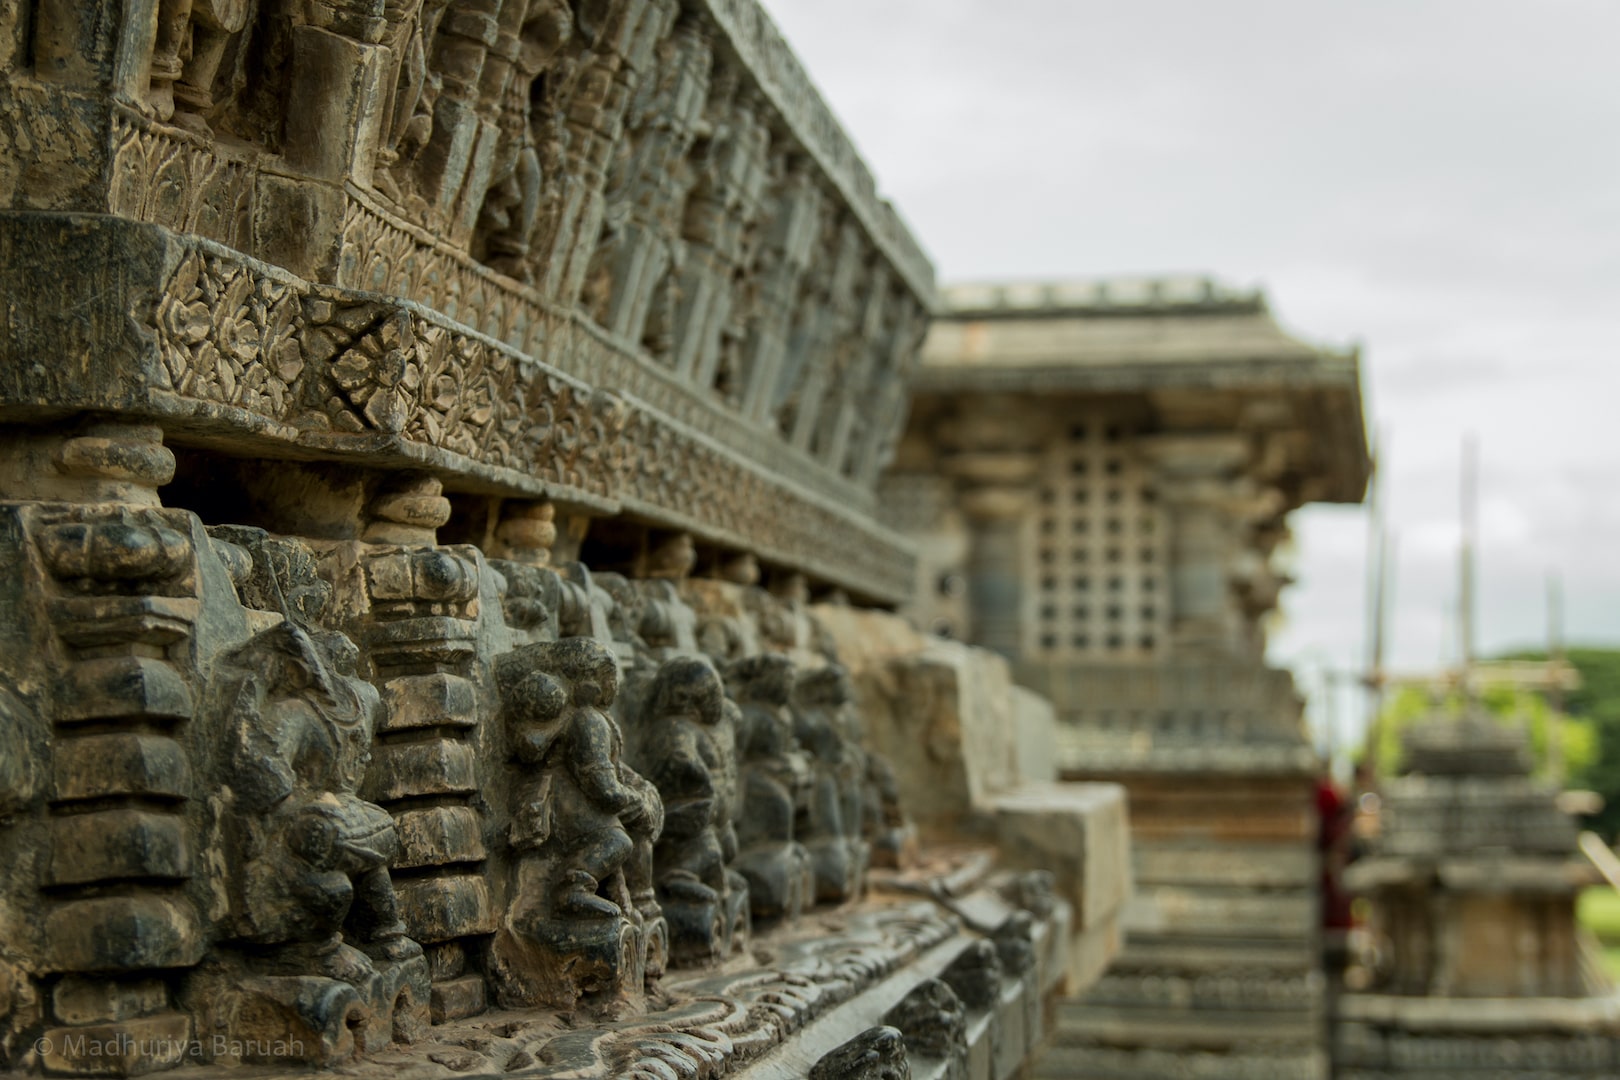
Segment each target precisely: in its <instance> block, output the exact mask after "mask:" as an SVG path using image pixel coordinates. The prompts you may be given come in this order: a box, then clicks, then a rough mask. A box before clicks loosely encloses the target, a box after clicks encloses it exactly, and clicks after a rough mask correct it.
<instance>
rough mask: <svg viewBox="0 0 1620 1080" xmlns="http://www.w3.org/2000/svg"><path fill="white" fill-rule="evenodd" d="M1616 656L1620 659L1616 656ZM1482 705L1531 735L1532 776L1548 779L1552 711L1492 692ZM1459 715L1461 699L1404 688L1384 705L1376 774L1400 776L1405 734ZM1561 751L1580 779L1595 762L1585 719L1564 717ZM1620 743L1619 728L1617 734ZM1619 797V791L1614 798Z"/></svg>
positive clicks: (1530, 696)
mask: <svg viewBox="0 0 1620 1080" xmlns="http://www.w3.org/2000/svg"><path fill="white" fill-rule="evenodd" d="M1616 656H1620V653H1617V654H1616ZM1480 705H1481V706H1482V707H1483V709H1484V712H1485V713H1486V715H1488V716H1490V717H1492V718H1494V719H1495V720H1496V721H1497V722H1498V723H1501V724H1504V725H1510V726H1519V727H1525V726H1528V728H1529V731H1530V754H1531V759H1532V761H1533V762H1534V765H1533V772H1534V774H1535V775H1538V776H1545V775H1546V773H1547V763H1548V755H1547V748H1548V746H1549V739H1550V738H1551V736H1552V730H1553V723H1552V710H1551V709H1550V708H1549V707H1548V706H1547V702H1546V701H1545V699H1543V698H1542V696H1541V695H1540V694H1536V693H1533V692H1531V691H1528V690H1510V689H1503V688H1493V689H1490V690H1487V691H1486V692H1485V693H1484V694H1483V695H1481V701H1480ZM1462 710H1463V701H1462V698H1461V697H1460V696H1456V695H1453V696H1450V697H1447V698H1445V699H1443V700H1440V701H1435V700H1433V699H1432V698H1431V697H1430V695H1429V694H1428V692H1426V691H1424V690H1420V689H1418V688H1416V687H1403V688H1402V689H1400V690H1398V691H1396V692H1395V693H1394V694H1393V695H1391V696H1390V698H1389V699H1388V700H1387V701H1386V702H1385V704H1384V711H1383V715H1382V718H1381V723H1380V737H1379V745H1378V762H1379V771H1380V772H1381V773H1383V774H1384V775H1393V774H1395V773H1398V772H1400V770H1401V765H1402V748H1401V735H1402V733H1403V732H1405V731H1406V729H1407V728H1409V727H1411V726H1412V725H1414V724H1417V723H1420V722H1422V721H1424V720H1427V719H1429V718H1431V717H1436V716H1459V715H1461V713H1462ZM1561 729H1562V736H1563V739H1562V742H1563V748H1564V768H1565V770H1566V775H1568V776H1570V777H1577V776H1582V775H1584V774H1585V772H1586V770H1588V769H1590V768H1591V767H1592V764H1593V762H1594V761H1595V760H1596V759H1597V758H1598V756H1599V749H1598V737H1597V731H1596V728H1595V727H1594V725H1593V724H1592V723H1591V721H1589V720H1587V719H1585V718H1584V717H1579V716H1574V715H1566V716H1565V718H1564V723H1563V724H1562V725H1561ZM1616 738H1620V728H1617V729H1616ZM1616 794H1617V795H1620V791H1617V792H1616Z"/></svg>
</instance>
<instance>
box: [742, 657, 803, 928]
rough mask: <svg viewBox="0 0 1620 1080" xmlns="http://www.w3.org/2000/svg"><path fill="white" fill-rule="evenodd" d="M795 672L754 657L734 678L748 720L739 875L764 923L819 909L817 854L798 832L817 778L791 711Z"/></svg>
mask: <svg viewBox="0 0 1620 1080" xmlns="http://www.w3.org/2000/svg"><path fill="white" fill-rule="evenodd" d="M793 672H794V667H793V661H792V660H790V659H788V658H787V657H785V656H780V655H775V654H764V655H760V656H751V657H747V658H746V659H743V660H740V661H738V662H737V663H735V664H733V665H731V667H730V668H728V669H727V671H726V683H727V686H728V688H729V689H730V690H731V693H732V696H733V697H735V698H736V700H737V703H738V705H739V706H740V708H741V717H742V722H741V724H740V726H739V727H738V731H737V752H738V760H739V762H740V763H741V776H740V782H741V790H742V802H741V812H740V813H739V815H738V819H737V844H738V849H739V850H738V855H737V861H736V868H737V871H738V872H739V873H741V874H742V876H743V877H744V878H746V879H747V881H748V894H749V906H750V908H751V910H752V911H753V914H754V917H755V918H758V919H773V918H783V917H786V918H790V919H791V918H795V917H797V915H798V914H799V912H801V911H802V910H804V909H805V908H807V907H809V906H810V905H811V904H813V903H814V902H815V876H814V872H813V870H812V868H811V860H810V853H809V852H808V851H806V850H805V847H804V845H803V844H801V843H799V842H798V841H797V840H796V839H795V831H794V822H795V820H796V819H797V818H798V816H799V808H800V807H802V806H804V805H806V803H807V800H808V796H809V789H810V783H811V777H810V769H809V764H808V762H807V761H806V760H805V754H804V751H803V750H802V749H800V747H799V744H798V740H797V739H796V738H795V737H794V734H793V720H792V718H791V715H790V714H789V712H788V704H789V701H790V699H791V696H792V692H793Z"/></svg>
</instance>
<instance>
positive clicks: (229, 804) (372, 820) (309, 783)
mask: <svg viewBox="0 0 1620 1080" xmlns="http://www.w3.org/2000/svg"><path fill="white" fill-rule="evenodd" d="M354 658H355V649H354V646H353V645H352V644H350V643H349V641H348V639H347V638H344V637H342V636H341V635H335V634H334V635H327V634H318V633H311V632H309V631H306V630H304V629H303V628H301V627H299V626H297V625H296V624H295V623H294V622H292V621H291V620H290V619H289V620H287V621H284V622H282V623H281V624H280V625H278V626H275V627H272V628H270V629H267V630H263V631H261V632H259V633H258V634H256V635H255V636H254V637H253V638H252V639H251V640H249V641H248V642H247V643H246V644H245V645H243V646H241V647H240V648H238V649H237V650H235V651H233V652H232V653H230V654H229V655H227V656H226V657H224V658H222V660H221V661H220V663H219V664H218V667H217V671H216V675H215V683H214V689H213V694H212V706H213V707H214V708H215V709H217V710H218V712H219V719H220V722H221V727H222V732H221V733H222V737H223V739H224V740H225V746H224V747H223V750H222V758H223V776H224V777H225V780H226V787H225V791H226V792H227V794H226V795H225V797H224V800H223V801H222V803H221V804H220V805H219V809H218V814H219V817H220V820H221V824H222V827H223V828H224V830H225V832H226V837H225V839H224V842H223V844H222V851H223V853H224V855H225V856H226V858H227V859H228V866H227V868H226V874H225V877H226V888H227V895H228V896H229V903H230V910H231V914H232V918H231V922H230V924H229V930H228V936H229V938H230V940H232V941H234V942H236V943H238V945H239V951H238V952H237V953H236V954H234V956H232V957H227V958H224V959H220V960H217V961H216V963H215V965H214V966H213V969H212V970H208V971H205V973H204V974H203V975H202V976H200V977H199V978H198V979H197V980H195V981H194V982H193V984H192V986H191V988H190V992H191V993H192V995H193V996H194V997H195V998H196V1000H197V1003H198V1005H197V1007H198V1009H199V1011H200V1012H201V1013H202V1014H203V1015H204V1016H213V1017H216V1018H217V1021H216V1022H217V1023H218V1024H220V1025H229V1024H230V1018H231V1017H233V1016H240V1015H241V1014H243V1013H244V1012H246V1013H249V1014H251V1015H253V1016H255V1017H256V1018H257V1022H258V1024H259V1026H260V1028H261V1030H260V1031H258V1032H256V1034H262V1035H265V1036H267V1037H269V1038H285V1039H288V1040H291V1041H294V1042H302V1041H303V1040H305V1039H307V1040H308V1041H307V1044H306V1045H307V1046H308V1047H309V1048H310V1052H311V1054H312V1060H315V1061H318V1062H321V1063H326V1062H329V1061H332V1060H337V1059H341V1058H342V1057H344V1056H347V1055H348V1054H351V1053H353V1052H355V1051H356V1050H357V1049H376V1048H378V1047H380V1046H384V1045H387V1043H389V1042H390V1041H392V1040H393V1039H394V1038H395V1037H396V1036H398V1037H401V1038H405V1039H407V1040H408V1039H410V1038H413V1037H415V1035H417V1034H419V1033H420V1032H421V1031H422V1030H423V1029H425V1028H426V1026H427V1022H428V1016H427V1012H428V996H429V990H428V969H427V964H426V962H425V961H424V960H423V958H422V948H421V946H420V945H418V944H417V943H416V942H414V941H412V940H411V939H410V938H409V937H407V936H406V929H405V924H404V922H403V921H402V920H401V919H400V914H399V905H398V902H397V900H396V899H395V896H394V888H393V884H392V882H391V881H390V879H389V876H388V866H389V862H390V860H392V859H393V858H395V857H396V856H397V855H398V854H399V851H400V841H399V834H398V832H397V830H396V829H395V826H394V820H393V818H392V817H390V816H389V814H388V812H387V811H385V810H383V809H382V808H381V807H379V806H376V805H375V804H373V803H369V802H366V801H365V800H363V799H361V798H360V797H359V795H358V791H359V786H360V783H361V780H362V777H363V774H364V769H365V765H366V762H367V761H368V760H369V757H370V748H371V738H372V731H373V728H374V726H375V723H376V714H377V712H378V708H379V704H380V703H379V699H378V696H377V692H376V691H375V690H373V689H372V688H371V686H370V685H369V684H368V683H365V682H363V681H362V680H360V679H356V678H354V677H353V674H352V672H353V663H354ZM312 979H313V980H317V981H318V982H317V983H316V984H313V985H312V983H311V980H312ZM311 999H313V1000H315V1001H317V1002H318V1004H316V1005H311V1004H310V1002H311ZM357 1034H358V1036H359V1040H360V1044H361V1045H360V1046H358V1047H357V1046H356V1036H357Z"/></svg>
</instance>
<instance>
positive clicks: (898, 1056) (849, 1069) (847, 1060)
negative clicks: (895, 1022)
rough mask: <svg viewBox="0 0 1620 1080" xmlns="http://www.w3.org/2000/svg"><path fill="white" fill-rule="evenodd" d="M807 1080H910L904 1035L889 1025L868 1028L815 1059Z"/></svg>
mask: <svg viewBox="0 0 1620 1080" xmlns="http://www.w3.org/2000/svg"><path fill="white" fill-rule="evenodd" d="M810 1080H911V1064H910V1062H909V1061H908V1060H907V1058H906V1040H905V1037H904V1036H903V1035H901V1034H900V1032H899V1031H897V1030H895V1029H894V1028H892V1027H875V1028H868V1029H867V1030H866V1031H863V1032H861V1033H860V1034H859V1035H857V1036H855V1037H854V1038H853V1039H851V1040H849V1042H847V1043H845V1044H844V1045H843V1046H840V1047H839V1048H838V1049H836V1050H834V1051H833V1052H832V1053H830V1054H828V1055H827V1056H826V1057H824V1058H822V1059H821V1060H820V1061H818V1062H816V1064H815V1065H814V1067H812V1068H811V1070H810Z"/></svg>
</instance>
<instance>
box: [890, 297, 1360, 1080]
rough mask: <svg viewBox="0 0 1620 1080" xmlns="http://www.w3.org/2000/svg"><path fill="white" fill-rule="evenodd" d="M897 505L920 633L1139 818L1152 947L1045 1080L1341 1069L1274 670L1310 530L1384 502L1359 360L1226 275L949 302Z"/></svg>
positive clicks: (1066, 1036)
mask: <svg viewBox="0 0 1620 1080" xmlns="http://www.w3.org/2000/svg"><path fill="white" fill-rule="evenodd" d="M941 307H942V311H941V314H940V315H939V316H938V317H937V318H936V321H935V323H934V325H933V328H932V330H931V331H930V335H929V338H928V341H927V343H926V345H925V346H924V349H923V354H922V360H921V363H920V366H919V369H918V371H917V374H916V376H915V377H914V380H913V386H914V397H913V403H912V412H911V416H910V419H909V420H908V425H907V429H906V433H905V435H904V437H903V438H902V440H901V443H900V447H899V451H898V453H897V456H896V459H895V462H894V464H893V465H892V466H891V467H890V472H889V473H888V475H887V476H886V478H885V479H884V481H883V485H882V488H881V491H882V493H883V499H882V501H883V505H884V507H885V512H886V514H887V520H888V521H889V522H890V523H891V524H893V525H894V526H895V527H896V528H898V529H900V530H901V531H903V532H905V533H906V534H907V535H908V536H910V537H911V538H912V539H913V540H915V541H916V543H917V545H918V552H919V558H918V568H917V579H916V580H917V586H916V591H915V596H914V599H913V600H912V601H911V602H910V603H909V605H908V606H907V608H906V610H907V611H908V612H910V613H911V614H912V615H913V616H914V617H915V618H916V620H917V621H918V622H919V623H920V624H921V625H924V626H928V627H930V628H932V629H933V630H935V631H936V632H938V633H942V634H946V635H949V636H952V637H956V638H960V639H962V640H965V641H971V642H974V643H975V644H981V645H986V646H989V647H991V648H993V649H995V650H996V651H997V652H999V653H1000V654H1002V655H1003V656H1004V657H1006V659H1007V660H1008V662H1009V663H1010V666H1011V671H1012V674H1013V677H1014V678H1015V679H1016V680H1017V682H1018V683H1020V684H1021V685H1022V686H1023V687H1026V688H1028V689H1030V690H1033V691H1034V692H1035V694H1036V695H1040V696H1041V697H1043V698H1045V699H1047V700H1049V701H1050V703H1051V708H1052V709H1053V710H1054V711H1055V714H1056V720H1057V723H1056V729H1055V743H1054V744H1052V745H1050V746H1047V747H1045V748H1040V747H1031V748H1030V752H1032V753H1035V754H1041V753H1044V754H1045V755H1046V756H1047V757H1048V759H1049V760H1055V761H1056V763H1057V768H1058V772H1059V774H1060V775H1062V776H1064V777H1066V778H1071V779H1085V780H1093V781H1096V780H1106V781H1112V782H1117V783H1120V784H1122V785H1124V787H1125V788H1126V789H1127V791H1128V793H1129V813H1130V819H1131V849H1132V863H1133V877H1134V881H1135V891H1134V893H1133V895H1132V896H1131V898H1130V900H1129V901H1128V902H1127V904H1126V906H1125V911H1124V918H1123V928H1124V931H1125V935H1126V941H1125V946H1124V949H1123V952H1122V953H1121V955H1120V957H1119V958H1118V960H1116V961H1114V963H1113V964H1112V966H1111V967H1110V968H1109V969H1108V971H1107V973H1106V974H1105V975H1104V976H1103V978H1102V979H1101V980H1100V981H1099V982H1098V983H1097V984H1096V985H1095V986H1093V987H1092V988H1091V989H1090V990H1089V991H1087V992H1086V993H1084V994H1080V995H1077V996H1075V997H1072V998H1070V999H1067V1000H1066V1001H1065V1002H1064V1003H1063V1004H1062V1005H1061V1006H1060V1008H1059V1011H1058V1014H1057V1020H1056V1031H1055V1033H1054V1038H1053V1042H1052V1044H1051V1045H1050V1047H1049V1048H1048V1050H1047V1052H1046V1053H1045V1054H1044V1056H1043V1058H1042V1060H1041V1062H1040V1063H1039V1065H1038V1066H1037V1070H1036V1075H1038V1076H1050V1077H1054V1078H1056V1077H1068V1076H1086V1077H1098V1078H1103V1077H1107V1078H1113V1077H1119V1078H1131V1080H1153V1078H1165V1080H1182V1078H1185V1077H1197V1078H1211V1080H1217V1078H1232V1080H1248V1078H1253V1077H1266V1078H1267V1080H1317V1078H1321V1077H1325V1076H1326V1075H1327V1069H1328V1054H1327V1031H1326V1016H1325V1015H1324V1011H1323V1010H1324V1005H1323V992H1324V985H1323V977H1322V971H1321V966H1322V961H1321V955H1320V951H1319V947H1318V940H1317V939H1318V931H1317V926H1318V912H1317V892H1318V888H1319V878H1318V867H1317V857H1316V852H1315V845H1316V837H1317V822H1316V805H1315V799H1314V778H1315V777H1316V776H1317V775H1318V774H1319V772H1320V770H1321V768H1322V765H1321V763H1320V762H1319V761H1318V760H1317V759H1316V757H1315V755H1314V753H1313V752H1312V750H1311V747H1310V745H1309V741H1308V739H1307V737H1306V733H1305V730H1304V727H1303V723H1302V717H1301V703H1300V700H1299V698H1298V695H1297V694H1296V693H1295V692H1294V688H1293V683H1292V679H1291V678H1290V676H1289V675H1288V673H1287V672H1284V671H1279V670H1275V669H1273V668H1270V667H1268V666H1267V665H1266V664H1265V661H1264V649H1265V627H1266V621H1267V619H1268V616H1269V613H1270V612H1271V611H1272V610H1273V609H1274V607H1275V606H1276V603H1277V600H1278V595H1279V592H1280V590H1281V589H1282V588H1283V587H1284V586H1285V585H1286V584H1287V581H1288V577H1287V570H1286V568H1285V567H1283V566H1281V565H1279V564H1278V560H1277V559H1276V558H1275V557H1274V556H1275V554H1276V552H1277V550H1278V548H1279V545H1281V544H1282V542H1283V541H1284V540H1285V539H1286V538H1287V536H1288V526H1287V515H1288V513H1289V512H1290V511H1291V510H1293V509H1294V508H1296V507H1298V506H1300V505H1303V504H1305V503H1309V502H1315V501H1327V502H1357V501H1359V500H1360V498H1361V496H1362V491H1363V488H1364V486H1365V483H1366V479H1367V473H1368V460H1367V450H1366V443H1365V435H1364V432H1363V421H1362V414H1361V396H1360V387H1359V378H1358V365H1357V359H1356V357H1355V356H1354V355H1353V354H1346V353H1339V352H1335V351H1332V350H1327V349H1322V348H1318V347H1315V346H1313V345H1310V344H1308V343H1305V342H1302V341H1300V340H1298V339H1296V338H1293V337H1291V336H1289V335H1288V334H1286V333H1285V332H1284V331H1282V330H1281V329H1280V328H1279V327H1278V325H1277V323H1276V322H1275V321H1274V319H1273V318H1272V316H1271V314H1270V312H1269V310H1268V309H1267V306H1266V302H1265V299H1264V297H1263V296H1261V295H1260V294H1259V293H1255V292H1249V291H1242V290H1234V289H1231V288H1228V287H1225V286H1222V285H1220V284H1218V283H1216V282H1213V281H1209V280H1207V279H1150V280H1114V281H1102V282H1084V283H1054V284H1035V283H1031V284H1020V285H1007V286H993V285H992V286H959V287H953V288H950V289H947V290H945V295H944V297H943V300H942V304H941Z"/></svg>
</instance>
